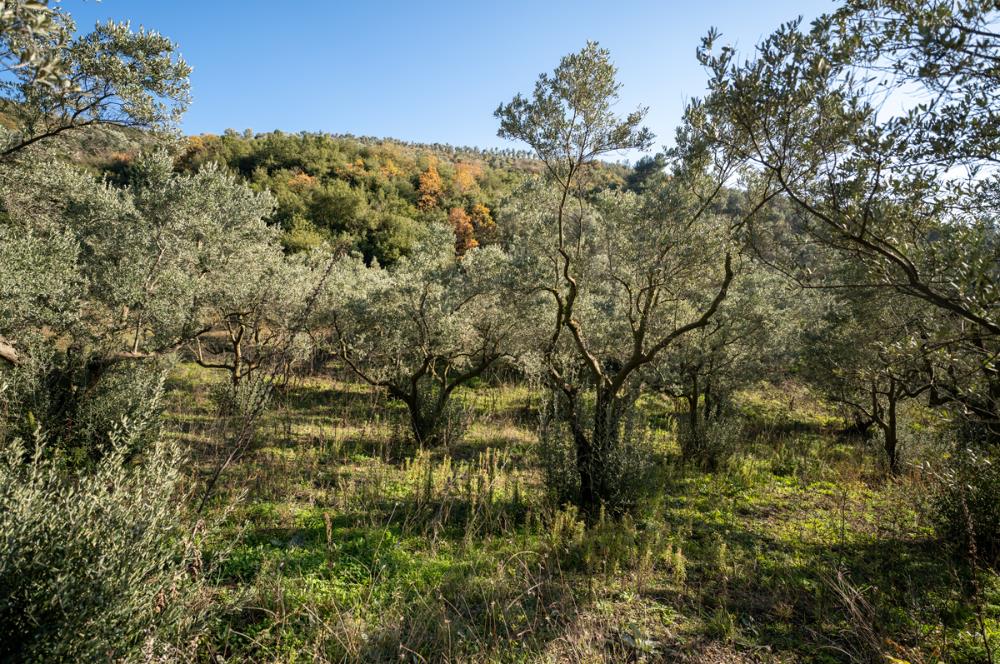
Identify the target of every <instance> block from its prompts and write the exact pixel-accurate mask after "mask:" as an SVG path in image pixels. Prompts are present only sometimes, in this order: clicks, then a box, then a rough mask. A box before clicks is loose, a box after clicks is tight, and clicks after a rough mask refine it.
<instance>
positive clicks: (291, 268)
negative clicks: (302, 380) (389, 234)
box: [187, 242, 331, 389]
mask: <svg viewBox="0 0 1000 664" xmlns="http://www.w3.org/2000/svg"><path fill="white" fill-rule="evenodd" d="M238 252H239V253H238V254H237V255H235V256H233V257H232V259H231V260H230V261H228V262H227V264H226V266H225V267H224V268H223V269H222V270H221V271H220V272H217V273H216V274H215V275H214V279H213V280H212V284H211V292H209V293H208V294H207V296H206V302H207V303H208V304H207V307H206V309H207V310H206V318H205V321H206V324H207V325H209V326H211V331H210V332H209V333H207V334H204V335H199V336H196V337H195V338H193V339H192V340H191V341H189V342H188V344H187V347H188V349H189V351H190V352H191V355H192V356H193V357H194V360H195V362H196V363H197V364H198V365H200V366H202V367H205V368H207V369H217V370H221V371H225V372H226V373H227V374H228V375H229V381H230V384H231V385H232V387H233V388H234V389H236V388H238V387H239V386H240V384H241V383H242V382H243V381H244V379H246V378H248V377H249V376H251V375H252V374H254V372H257V371H259V370H261V369H265V368H266V369H271V370H273V369H275V368H276V366H275V363H277V364H278V365H281V366H284V367H287V366H288V365H289V364H291V363H292V362H294V361H295V360H296V359H297V358H300V357H301V356H302V355H303V354H305V352H306V351H307V350H308V349H309V348H310V347H311V346H312V345H313V343H312V339H311V338H310V334H311V333H312V332H313V326H314V317H315V314H316V312H315V310H314V307H313V304H314V303H313V300H312V295H313V294H314V292H315V291H316V290H317V289H318V288H321V287H322V281H323V278H324V272H323V269H324V266H325V265H326V264H327V263H329V261H330V260H331V259H330V257H329V254H328V252H326V251H325V250H322V249H317V250H316V251H314V252H309V253H297V254H291V255H287V256H286V255H284V254H282V252H281V251H280V250H279V248H278V247H277V246H275V245H274V244H273V243H268V242H255V243H247V244H246V245H244V246H243V247H242V248H240V249H238Z"/></svg>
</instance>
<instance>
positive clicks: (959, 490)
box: [936, 449, 1000, 567]
mask: <svg viewBox="0 0 1000 664" xmlns="http://www.w3.org/2000/svg"><path fill="white" fill-rule="evenodd" d="M944 478H945V482H944V489H943V490H942V491H941V493H940V494H939V495H938V497H937V501H936V512H937V518H938V530H939V532H940V533H941V534H942V536H943V538H944V541H946V542H952V543H954V544H955V546H957V547H959V553H960V554H961V555H963V556H971V555H972V554H973V553H975V558H976V559H977V561H978V562H979V563H980V564H985V565H990V566H993V567H996V566H997V565H998V564H1000V464H998V463H997V460H996V459H994V458H990V456H989V455H987V454H984V453H982V452H978V451H975V450H973V449H965V450H962V451H961V452H959V453H958V454H957V455H955V457H954V459H953V460H952V462H951V464H950V466H949V468H948V469H947V471H946V473H945V474H944Z"/></svg>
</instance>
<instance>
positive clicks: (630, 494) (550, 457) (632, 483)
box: [538, 396, 656, 515]
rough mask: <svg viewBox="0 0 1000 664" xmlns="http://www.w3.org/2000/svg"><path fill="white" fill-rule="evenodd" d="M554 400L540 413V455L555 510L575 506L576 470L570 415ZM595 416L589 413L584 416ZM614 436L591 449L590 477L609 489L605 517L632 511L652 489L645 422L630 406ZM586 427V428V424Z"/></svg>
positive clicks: (577, 493) (577, 494)
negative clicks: (564, 506) (556, 507)
mask: <svg viewBox="0 0 1000 664" xmlns="http://www.w3.org/2000/svg"><path fill="white" fill-rule="evenodd" d="M559 403H560V400H559V398H558V397H556V396H553V398H552V399H550V400H549V401H548V403H546V404H543V405H542V407H541V409H540V424H539V429H538V442H539V445H538V455H539V461H540V465H541V468H542V473H543V476H544V478H545V487H546V490H547V491H548V494H549V497H550V499H551V500H552V501H553V502H554V503H555V504H557V505H560V506H561V505H566V504H577V505H578V504H579V498H580V472H579V471H580V469H579V467H578V465H577V459H576V446H575V444H574V441H573V434H572V432H571V431H570V426H569V423H568V422H567V419H568V417H569V416H568V414H567V413H566V412H565V410H564V409H561V408H560V406H559ZM588 417H593V414H592V413H590V414H588ZM622 420H623V421H622V423H621V424H620V425H619V427H618V429H617V431H616V432H615V435H614V436H612V437H611V440H608V441H604V445H603V446H601V447H596V446H595V449H594V457H595V458H594V461H593V466H594V467H593V468H592V469H591V474H592V476H593V477H594V479H595V481H598V482H600V483H601V485H602V486H604V487H607V492H606V495H604V496H603V497H602V507H603V508H604V510H606V511H607V512H608V513H609V514H612V515H620V514H624V513H626V512H629V511H632V510H633V509H634V508H635V507H636V506H637V505H638V504H639V503H640V502H641V501H642V499H643V498H644V497H646V496H648V495H649V494H650V492H651V489H652V485H653V482H652V476H653V475H654V473H655V470H656V466H655V463H654V458H655V455H654V453H653V449H652V444H651V441H650V439H649V435H648V434H649V427H648V423H647V422H646V421H645V420H644V419H643V418H642V417H641V415H640V413H639V410H638V409H637V408H636V407H635V406H634V405H631V406H630V407H629V408H628V409H627V410H626V413H625V416H624V417H623V418H622ZM585 426H586V425H585Z"/></svg>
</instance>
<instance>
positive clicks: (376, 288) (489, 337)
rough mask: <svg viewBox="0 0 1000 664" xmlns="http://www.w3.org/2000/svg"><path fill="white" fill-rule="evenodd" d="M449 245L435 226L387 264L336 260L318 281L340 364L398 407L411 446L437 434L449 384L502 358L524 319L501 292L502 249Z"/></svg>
mask: <svg viewBox="0 0 1000 664" xmlns="http://www.w3.org/2000/svg"><path fill="white" fill-rule="evenodd" d="M454 244H455V240H454V234H453V233H452V232H451V230H450V229H447V228H444V227H437V226H435V227H433V228H431V229H429V231H428V235H427V237H425V238H424V239H423V240H422V241H421V242H420V243H419V244H418V245H417V246H416V247H415V249H414V250H413V252H412V254H411V255H410V256H408V257H405V258H402V259H400V260H399V261H398V262H397V263H395V264H394V265H392V266H391V267H390V268H382V267H380V266H379V265H378V264H373V265H370V266H367V265H365V264H364V262H363V260H362V258H361V257H360V256H347V257H344V258H343V259H341V260H340V261H339V262H338V263H337V265H336V266H335V268H334V270H333V272H332V274H331V275H330V278H329V282H328V284H327V286H326V289H327V290H328V292H329V293H330V296H329V298H328V299H327V305H326V312H327V314H326V317H327V320H328V322H329V325H330V327H331V328H332V331H333V341H334V346H335V349H336V351H337V352H338V354H339V356H340V358H341V360H343V362H344V363H345V364H346V365H347V366H348V367H349V368H350V370H351V371H353V372H354V373H355V374H356V375H357V376H359V377H360V378H361V379H362V380H364V381H366V382H367V383H369V384H371V385H374V386H376V387H380V388H384V389H385V390H386V391H387V392H388V394H389V395H390V396H391V397H392V398H394V399H398V400H399V401H401V402H402V403H404V404H405V405H406V407H407V409H408V412H409V418H410V425H411V429H412V431H413V436H414V438H415V439H416V441H417V443H418V444H420V445H427V444H434V443H437V442H440V441H441V440H442V438H443V437H444V435H445V433H446V432H445V431H444V425H445V424H446V420H447V417H448V408H449V405H450V398H451V397H452V395H453V393H454V392H455V390H456V389H458V388H459V387H462V386H463V385H467V384H469V382H470V381H472V380H473V379H475V378H477V377H479V376H482V375H483V374H484V372H486V371H487V370H489V369H490V368H491V367H493V366H495V365H497V363H499V362H500V361H501V360H503V359H505V358H509V357H511V355H512V353H513V352H514V351H515V343H516V341H517V339H518V331H519V329H520V327H521V325H522V323H523V320H522V319H521V318H520V317H519V316H517V315H516V314H515V313H514V312H515V306H513V305H514V303H513V302H512V300H511V298H509V297H508V296H507V293H509V289H508V288H507V287H506V285H505V282H506V280H507V279H508V276H507V272H508V270H507V263H508V261H507V258H506V256H505V255H504V254H503V252H502V251H500V250H499V249H498V248H495V247H489V248H477V249H472V250H470V251H468V252H466V253H465V254H464V255H463V256H462V257H461V258H459V257H457V256H456V255H455V248H454ZM321 320H322V318H321Z"/></svg>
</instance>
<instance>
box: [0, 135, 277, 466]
mask: <svg viewBox="0 0 1000 664" xmlns="http://www.w3.org/2000/svg"><path fill="white" fill-rule="evenodd" d="M272 207H273V201H272V199H271V197H270V196H269V195H267V194H259V193H255V192H253V191H251V190H250V189H249V188H248V187H247V186H245V185H243V184H241V183H239V182H237V181H236V180H235V179H234V178H233V177H231V176H229V175H226V174H223V173H221V172H219V171H218V170H217V169H215V168H214V167H208V168H204V169H202V170H201V171H200V172H198V173H196V174H193V175H178V174H176V173H174V172H173V169H172V161H171V159H170V157H169V156H168V155H167V154H166V153H164V152H156V153H153V154H150V155H146V156H144V157H142V158H140V159H139V160H138V161H137V162H136V164H135V172H134V178H133V184H132V185H130V186H129V187H124V188H122V187H115V186H112V185H110V184H107V183H103V182H100V181H98V180H95V179H94V178H93V177H92V176H90V175H88V174H86V173H84V172H82V171H81V170H79V169H77V168H74V167H73V166H71V165H68V164H65V163H61V162H59V161H41V160H38V161H36V160H33V159H22V160H19V161H18V162H17V163H13V164H6V165H3V166H0V235H2V237H3V238H4V239H5V240H6V242H4V243H3V247H2V248H0V277H2V279H0V282H2V284H3V285H2V286H0V290H2V291H3V292H4V294H5V295H8V296H9V297H5V298H4V300H3V304H0V308H2V309H3V312H4V313H5V314H8V315H5V316H3V317H2V318H0V358H2V360H4V362H3V365H2V367H0V368H2V370H3V371H4V372H5V374H6V376H7V378H6V380H7V382H8V383H9V384H10V388H9V390H8V397H7V399H8V400H7V403H6V404H5V408H4V411H3V413H2V417H4V418H5V419H7V420H9V421H8V422H7V423H6V426H8V427H11V426H12V427H14V428H15V429H18V430H23V429H24V427H27V428H28V429H30V428H31V427H33V426H34V425H35V423H40V424H42V425H43V427H44V428H45V429H47V430H49V431H51V432H52V435H53V441H52V446H53V447H70V448H77V447H79V446H80V445H90V444H92V443H96V442H97V441H99V440H100V439H101V438H102V436H103V435H106V431H105V432H104V433H103V434H101V435H98V434H96V433H95V432H92V431H88V430H86V429H87V424H86V423H87V422H91V423H93V422H96V420H92V418H90V417H89V416H85V413H86V412H96V411H94V409H98V410H99V409H100V408H103V407H104V406H108V405H109V404H110V402H108V401H107V400H106V399H105V398H104V396H102V393H101V389H102V388H101V386H100V383H101V381H102V380H103V378H104V377H105V376H107V377H108V389H109V398H111V397H110V395H111V394H113V393H117V392H120V393H121V394H123V395H124V394H127V393H129V392H130V391H131V392H132V395H133V396H135V397H136V398H138V397H139V396H140V395H143V394H144V395H146V396H149V397H152V396H153V394H152V393H151V392H150V391H149V390H148V389H146V388H147V387H149V385H147V383H149V381H150V380H153V381H154V382H155V379H156V377H157V376H158V375H159V371H160V368H161V367H159V366H157V365H156V364H155V363H158V362H159V358H162V357H163V356H164V355H166V354H168V353H169V352H171V351H173V350H175V349H177V348H179V347H180V346H182V345H183V344H184V343H186V342H189V341H190V340H191V339H193V338H195V337H197V336H198V335H200V334H202V333H204V332H206V331H208V330H210V329H211V327H212V325H213V324H215V323H216V322H217V318H215V315H216V312H217V311H218V310H219V309H220V308H224V307H226V306H227V305H228V304H229V303H230V302H235V301H238V300H239V299H240V298H241V297H243V294H244V292H245V291H246V290H247V289H248V288H249V287H250V286H249V285H248V284H249V283H250V282H249V280H250V279H254V278H259V277H260V275H259V274H256V273H255V272H254V270H255V269H256V268H255V266H256V265H257V264H258V263H267V262H268V261H269V260H270V261H271V262H273V260H275V259H273V257H274V256H277V257H278V259H280V248H279V245H278V241H277V234H276V231H275V230H273V229H271V228H270V227H268V226H267V224H266V223H265V221H264V219H265V218H266V216H267V215H268V214H269V213H270V211H271V210H272ZM269 256H271V257H272V258H268V257H269ZM144 360H145V361H144ZM140 361H144V362H140ZM128 372H133V373H134V375H132V376H130V377H126V376H125V374H126V373H128ZM120 381H125V383H123V384H128V385H131V386H132V388H124V389H123V390H119V389H118V388H116V387H115V385H116V384H118V383H119V382H120ZM143 386H145V387H143ZM88 402H93V403H92V404H88ZM114 403H115V404H117V405H118V406H122V407H123V408H124V410H123V411H122V412H119V413H108V414H107V415H106V416H104V419H103V420H102V421H103V422H105V424H106V423H107V422H108V421H114V420H116V419H117V418H118V417H120V416H121V415H124V414H125V413H133V415H134V414H135V413H136V412H137V411H136V408H139V407H140V406H139V405H137V404H132V405H129V404H128V403H126V401H122V400H117V401H115V402H114ZM100 404H103V405H100ZM146 407H148V409H150V412H153V411H155V410H156V409H155V399H154V400H151V401H149V402H148V403H147V404H146ZM102 426H103V425H102ZM94 451H95V450H91V452H94ZM87 456H93V454H88V455H87Z"/></svg>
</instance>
